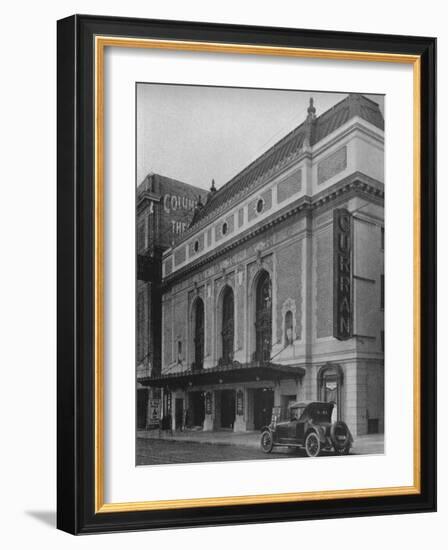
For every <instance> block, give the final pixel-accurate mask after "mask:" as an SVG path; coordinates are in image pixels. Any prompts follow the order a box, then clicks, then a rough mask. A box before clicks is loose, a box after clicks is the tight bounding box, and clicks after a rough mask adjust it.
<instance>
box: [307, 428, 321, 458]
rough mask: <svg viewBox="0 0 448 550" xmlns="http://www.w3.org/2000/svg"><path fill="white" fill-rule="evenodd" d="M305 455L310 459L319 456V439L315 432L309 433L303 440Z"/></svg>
mask: <svg viewBox="0 0 448 550" xmlns="http://www.w3.org/2000/svg"><path fill="white" fill-rule="evenodd" d="M305 450H306V454H307V455H308V456H310V457H315V456H319V454H320V439H319V436H318V435H317V433H316V432H310V433H309V434H308V435H307V436H306V439H305Z"/></svg>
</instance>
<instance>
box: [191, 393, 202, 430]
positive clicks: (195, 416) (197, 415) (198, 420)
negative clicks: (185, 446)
mask: <svg viewBox="0 0 448 550" xmlns="http://www.w3.org/2000/svg"><path fill="white" fill-rule="evenodd" d="M188 403H189V407H188V413H187V426H188V427H189V428H192V427H193V426H201V427H202V426H203V424H204V418H205V406H204V393H203V392H201V391H193V392H190V393H189V394H188Z"/></svg>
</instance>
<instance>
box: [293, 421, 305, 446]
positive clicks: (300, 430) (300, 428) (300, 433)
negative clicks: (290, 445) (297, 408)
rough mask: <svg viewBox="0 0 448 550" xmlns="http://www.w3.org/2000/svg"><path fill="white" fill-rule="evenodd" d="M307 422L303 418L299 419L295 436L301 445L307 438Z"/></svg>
mask: <svg viewBox="0 0 448 550" xmlns="http://www.w3.org/2000/svg"><path fill="white" fill-rule="evenodd" d="M305 424H306V421H305V420H303V419H300V420H297V424H296V432H295V438H296V442H297V443H298V444H299V445H303V443H304V439H305Z"/></svg>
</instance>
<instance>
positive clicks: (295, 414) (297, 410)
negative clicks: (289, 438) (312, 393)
mask: <svg viewBox="0 0 448 550" xmlns="http://www.w3.org/2000/svg"><path fill="white" fill-rule="evenodd" d="M304 410H305V407H294V409H291V420H298V419H300V417H301V416H302V414H303V411H304Z"/></svg>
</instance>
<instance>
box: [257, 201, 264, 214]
mask: <svg viewBox="0 0 448 550" xmlns="http://www.w3.org/2000/svg"><path fill="white" fill-rule="evenodd" d="M263 207H264V200H263V199H258V201H257V212H258V213H259V214H261V212H263Z"/></svg>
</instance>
